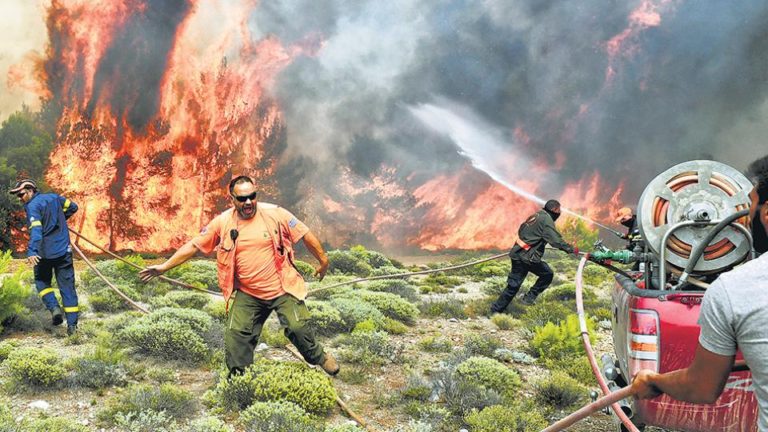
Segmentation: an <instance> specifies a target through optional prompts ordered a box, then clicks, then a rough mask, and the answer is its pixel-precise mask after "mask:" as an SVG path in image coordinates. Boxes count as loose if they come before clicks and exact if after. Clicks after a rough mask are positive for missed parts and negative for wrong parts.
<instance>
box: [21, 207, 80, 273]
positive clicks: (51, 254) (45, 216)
mask: <svg viewBox="0 0 768 432" xmlns="http://www.w3.org/2000/svg"><path fill="white" fill-rule="evenodd" d="M24 210H26V212H27V223H28V226H29V247H28V248H27V256H35V255H37V256H39V257H40V258H46V259H53V258H58V257H60V256H63V255H64V254H66V253H67V252H70V248H69V228H68V227H67V219H69V217H70V216H72V215H73V214H75V212H77V204H75V203H74V202H72V201H70V200H68V199H66V198H64V197H63V196H61V195H57V194H54V193H39V192H37V193H35V195H34V196H33V197H32V199H31V200H29V202H27V203H26V204H24Z"/></svg>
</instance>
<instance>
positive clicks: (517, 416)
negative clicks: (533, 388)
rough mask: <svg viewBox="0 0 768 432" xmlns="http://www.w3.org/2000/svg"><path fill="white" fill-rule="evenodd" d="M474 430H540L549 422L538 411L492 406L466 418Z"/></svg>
mask: <svg viewBox="0 0 768 432" xmlns="http://www.w3.org/2000/svg"><path fill="white" fill-rule="evenodd" d="M464 421H465V422H466V423H467V425H468V426H469V427H470V429H471V430H472V432H538V431H540V430H542V429H544V428H546V427H547V425H548V423H547V420H546V419H544V417H542V416H541V414H539V413H538V412H536V411H534V410H531V409H529V408H527V407H526V408H523V407H520V406H513V407H507V406H501V405H495V406H490V407H487V408H485V409H483V410H482V411H474V412H472V413H471V414H469V415H468V416H466V417H465V418H464Z"/></svg>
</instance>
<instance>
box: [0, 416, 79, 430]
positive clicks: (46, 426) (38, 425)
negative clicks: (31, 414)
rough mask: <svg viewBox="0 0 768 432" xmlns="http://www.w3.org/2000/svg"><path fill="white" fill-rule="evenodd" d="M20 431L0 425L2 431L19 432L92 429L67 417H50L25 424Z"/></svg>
mask: <svg viewBox="0 0 768 432" xmlns="http://www.w3.org/2000/svg"><path fill="white" fill-rule="evenodd" d="M18 426H20V428H19V429H4V428H3V426H2V425H0V431H3V432H5V431H8V432H11V431H19V432H27V431H28V432H33V431H46V432H89V431H90V429H89V428H88V427H86V426H83V425H81V424H80V423H78V422H77V421H76V420H74V419H70V418H66V417H48V418H39V419H33V420H31V421H29V422H23V423H22V424H21V425H18Z"/></svg>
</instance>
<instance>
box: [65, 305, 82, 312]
mask: <svg viewBox="0 0 768 432" xmlns="http://www.w3.org/2000/svg"><path fill="white" fill-rule="evenodd" d="M64 312H66V313H73V312H80V308H79V307H77V306H71V307H65V308H64Z"/></svg>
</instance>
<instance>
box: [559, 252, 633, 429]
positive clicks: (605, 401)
mask: <svg viewBox="0 0 768 432" xmlns="http://www.w3.org/2000/svg"><path fill="white" fill-rule="evenodd" d="M588 258H589V257H588V255H584V256H582V257H581V261H580V262H579V268H578V270H577V271H576V310H577V313H578V315H579V326H580V327H581V339H582V341H583V342H584V349H585V350H586V351H587V358H588V359H589V364H590V365H591V366H592V372H593V373H594V374H595V378H596V379H597V383H598V385H599V386H600V389H601V390H602V391H603V394H605V396H604V397H602V398H600V399H598V400H597V401H595V402H593V403H591V404H589V405H587V406H585V407H584V408H582V409H580V410H578V411H576V412H575V413H573V414H571V415H569V416H567V417H565V418H564V419H562V420H560V421H559V422H557V423H555V424H553V425H552V426H550V427H548V428H546V429H544V432H556V431H561V430H563V429H565V428H567V427H568V426H570V425H572V424H574V423H576V422H577V421H579V420H581V419H583V418H585V417H587V416H589V415H590V414H593V413H595V412H597V411H598V410H600V409H603V408H605V407H606V406H608V405H610V406H611V409H613V412H614V413H616V416H618V418H619V419H620V420H621V423H622V424H624V426H625V427H626V428H627V429H628V430H629V431H631V432H639V429H638V428H637V426H635V425H634V423H632V420H630V419H629V417H627V415H626V414H625V413H624V411H622V410H621V407H620V406H619V404H618V401H620V400H622V399H624V398H626V397H629V396H631V395H633V394H634V393H633V390H632V386H627V387H625V388H623V389H621V390H618V391H616V392H611V390H610V389H609V388H608V384H607V383H606V382H605V378H603V374H602V373H600V368H599V367H598V366H597V359H595V354H594V352H593V351H592V344H591V343H590V342H589V331H588V329H587V319H586V316H585V314H584V300H583V298H582V274H583V272H584V266H585V265H586V264H587V260H588Z"/></svg>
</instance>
